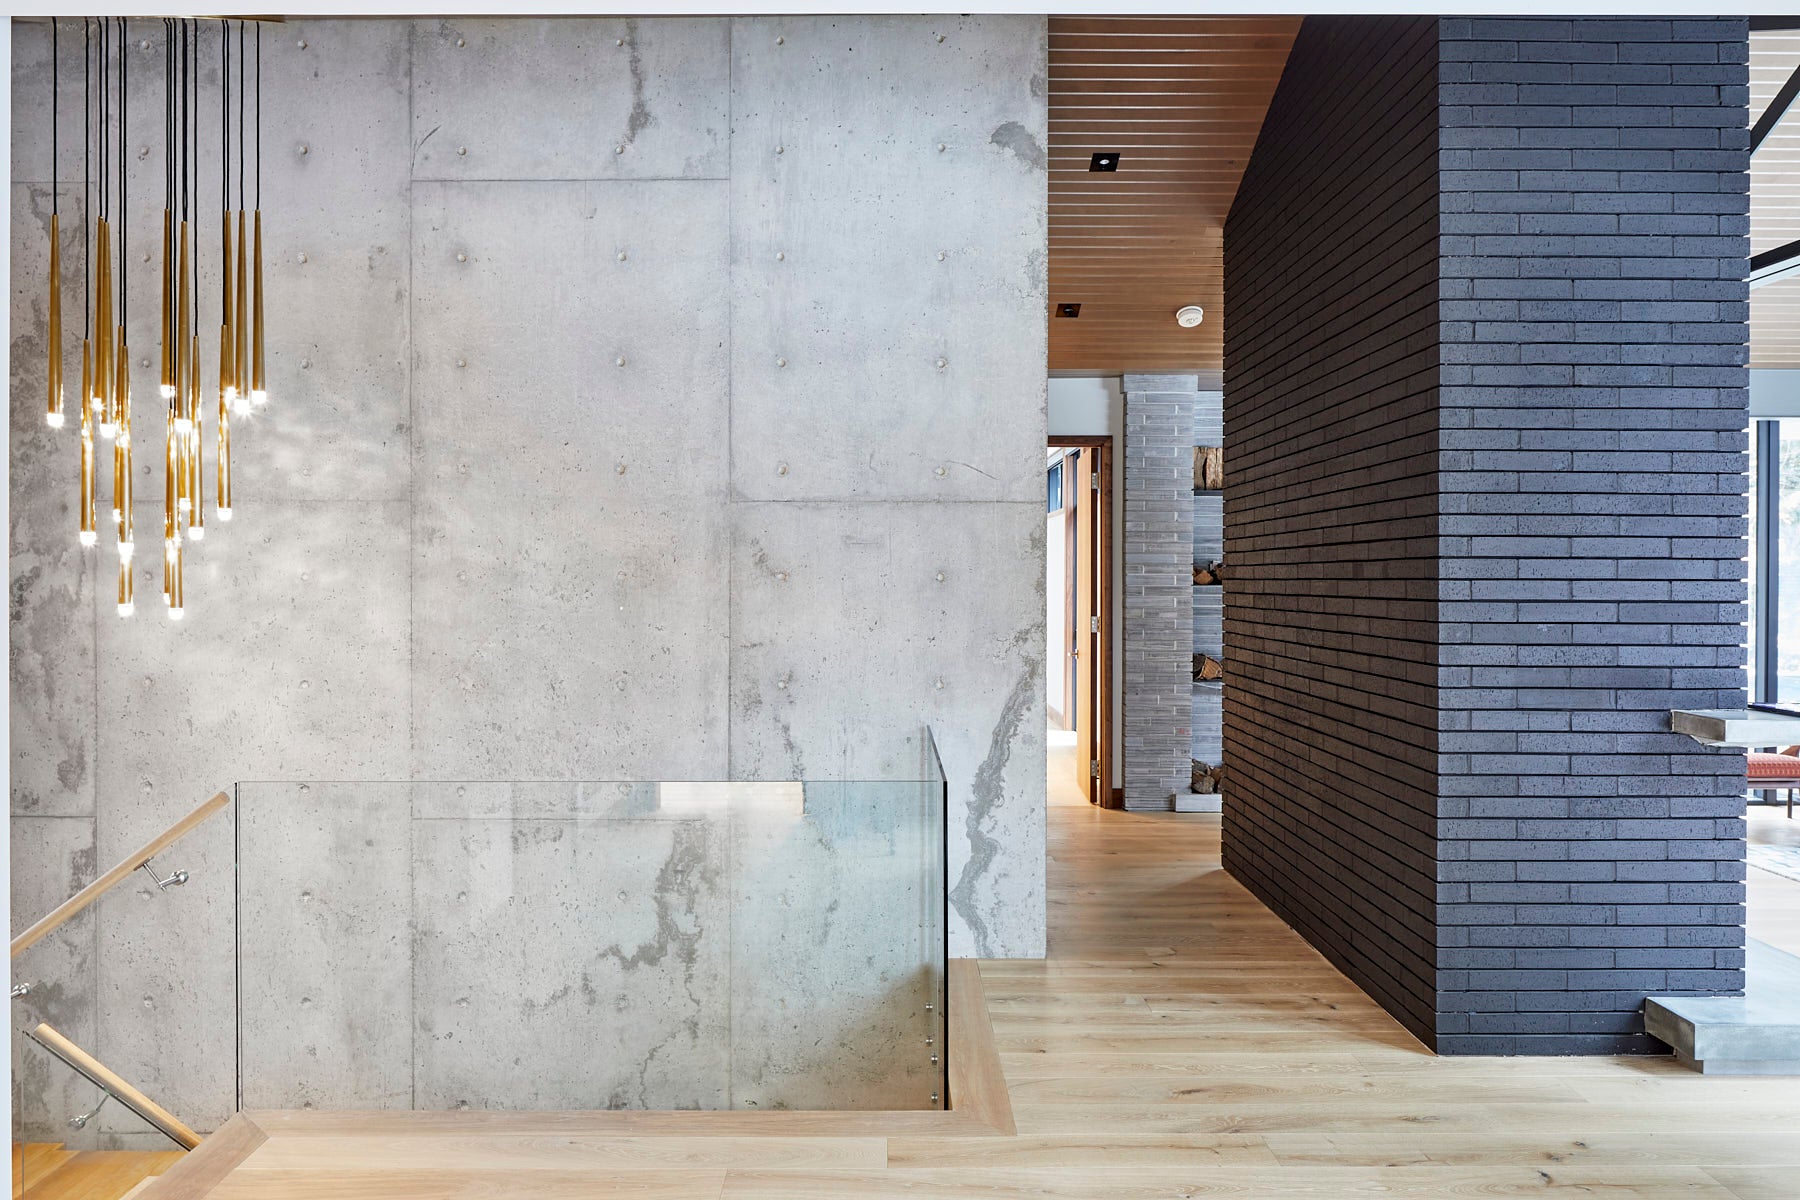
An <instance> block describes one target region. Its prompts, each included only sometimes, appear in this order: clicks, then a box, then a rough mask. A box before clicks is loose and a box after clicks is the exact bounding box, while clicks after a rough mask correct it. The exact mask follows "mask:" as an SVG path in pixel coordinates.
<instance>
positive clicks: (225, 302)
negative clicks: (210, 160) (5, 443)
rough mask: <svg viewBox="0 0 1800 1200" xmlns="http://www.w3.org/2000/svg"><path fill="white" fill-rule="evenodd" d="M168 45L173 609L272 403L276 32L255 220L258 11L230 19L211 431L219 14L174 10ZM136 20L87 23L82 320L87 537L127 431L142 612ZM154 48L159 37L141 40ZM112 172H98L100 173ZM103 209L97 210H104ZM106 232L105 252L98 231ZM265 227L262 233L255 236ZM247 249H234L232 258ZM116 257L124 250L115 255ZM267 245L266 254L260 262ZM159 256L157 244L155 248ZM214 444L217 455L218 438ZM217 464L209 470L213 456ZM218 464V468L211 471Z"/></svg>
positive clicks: (168, 571) (58, 320) (169, 562)
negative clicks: (249, 438)
mask: <svg viewBox="0 0 1800 1200" xmlns="http://www.w3.org/2000/svg"><path fill="white" fill-rule="evenodd" d="M162 25H163V54H164V65H165V77H164V78H165V84H164V89H163V135H164V138H163V166H164V171H163V213H162V288H161V296H162V325H161V351H162V363H161V372H160V374H159V376H158V386H157V392H158V396H159V397H160V399H161V400H162V401H163V406H164V408H165V414H164V449H163V468H164V485H163V588H162V591H163V603H164V606H165V608H166V609H167V611H168V614H169V616H170V617H171V618H173V619H176V620H179V619H180V618H181V616H182V613H183V601H184V594H183V584H182V566H183V559H184V556H185V552H186V548H187V547H188V546H189V545H190V544H191V543H193V542H198V541H200V540H202V539H203V538H204V537H205V536H206V505H207V502H208V498H209V493H210V497H211V500H212V502H213V511H214V514H215V516H216V517H217V518H218V520H220V521H229V520H230V519H231V421H232V418H233V417H241V416H244V415H246V414H248V413H251V412H253V411H255V409H256V408H258V407H260V406H261V405H263V404H265V403H267V401H268V398H269V393H268V387H267V384H266V380H265V374H264V352H263V251H262V202H261V201H262V30H261V27H260V26H258V27H257V29H256V33H255V47H254V51H253V52H254V54H255V57H256V72H255V85H254V88H255V90H254V93H253V96H254V100H255V104H256V119H255V124H254V126H253V129H254V137H255V149H254V152H253V153H254V155H255V172H254V177H253V178H254V188H253V192H252V196H253V200H252V203H253V205H254V209H253V215H252V217H251V219H250V223H249V225H248V226H247V225H246V213H245V194H244V176H245V171H244V164H245V153H244V136H245V135H244V110H245V107H246V106H245V95H246V93H245V83H244V64H245V54H244V41H245V36H244V27H245V22H243V21H238V22H236V23H235V30H234V28H233V25H234V23H233V22H230V21H219V22H217V23H216V25H217V29H218V54H219V68H220V70H219V79H220V87H219V151H220V160H219V201H220V203H219V207H220V215H221V224H222V228H221V241H220V248H219V255H220V257H219V264H220V271H219V277H220V280H221V281H222V287H221V296H220V308H219V314H220V315H219V359H218V376H217V390H216V401H217V407H216V416H215V417H214V419H213V428H212V430H211V436H210V439H209V431H208V430H207V417H206V410H207V409H208V408H209V407H212V405H213V399H214V396H213V394H212V392H211V389H208V388H207V387H206V386H205V384H204V382H203V375H204V371H203V367H202V358H201V353H200V322H201V316H200V312H201V308H200V294H199V289H198V287H197V286H196V284H195V278H196V274H197V272H198V270H199V260H200V253H201V246H200V243H201V239H200V236H199V224H198V223H199V217H200V212H199V207H200V199H201V197H200V177H199V167H198V160H197V155H196V154H195V149H196V145H197V142H198V139H199V138H201V137H202V136H206V135H205V134H203V133H202V130H201V116H200V111H199V88H198V84H197V71H196V68H197V66H198V60H199V58H200V57H201V56H202V55H203V54H205V53H206V52H207V51H209V50H210V49H211V42H212V38H211V33H212V31H213V28H214V25H215V23H214V22H210V21H208V22H193V21H178V20H164V21H163V22H162ZM129 32H130V30H129V26H128V24H127V21H126V19H125V18H123V17H105V18H89V19H84V20H83V22H82V48H83V58H82V115H83V127H82V129H83V131H82V139H83V140H82V186H83V195H84V197H85V198H86V203H85V205H84V208H85V210H86V211H85V213H84V216H83V229H82V297H83V300H82V317H81V324H82V331H81V393H80V397H79V399H80V403H81V504H80V509H81V528H80V539H81V544H82V545H83V546H96V545H98V544H99V541H100V530H99V513H100V512H101V511H102V510H103V509H104V508H105V507H106V504H107V502H106V499H105V497H103V496H102V495H101V489H100V475H101V471H102V468H101V459H100V455H101V453H102V452H103V451H102V450H101V447H100V446H99V444H98V443H99V442H111V443H112V494H111V512H112V526H113V531H114V533H115V535H116V537H117V545H118V552H119V593H118V611H119V615H120V616H122V617H128V616H130V615H131V614H132V613H133V612H134V611H135V610H136V602H135V596H134V588H133V577H132V560H133V549H134V547H135V544H136V542H135V533H134V530H133V527H132V487H133V474H132V453H133V441H132V434H133V422H132V405H131V390H132V379H131V371H132V364H131V350H130V347H129V345H128V344H127V342H126V330H127V327H128V324H129V321H128V317H129V309H128V306H127V295H128V282H129V281H128V277H127V274H126V263H127V253H128V246H129V238H130V199H131V197H130V195H129V189H128V186H127V182H126V179H127V172H126V163H125V147H126V144H127V139H128V137H129V133H130V128H131V127H130V124H129V115H130V114H129V103H128V100H127V97H128V94H129V90H130V87H129V85H130V76H129V71H128V64H127V62H126V48H127V45H128V42H129V37H128V35H129ZM234 35H235V41H236V54H237V63H236V71H237V74H236V77H235V83H236V93H237V95H236V112H235V114H234V113H233V111H232V108H233V98H232V90H233V75H232V66H233V64H232V61H231V60H232V52H233V46H232V42H233V40H234ZM60 36H61V22H60V21H58V20H52V22H51V64H52V65H51V83H50V87H51V105H50V124H51V134H50V154H51V160H52V172H53V178H52V185H51V195H52V197H53V199H52V201H51V216H50V310H49V320H48V333H49V342H50V371H49V401H48V407H47V408H46V410H45V419H46V421H47V422H48V423H49V425H50V427H51V428H52V429H60V428H62V427H63V424H64V410H63V402H64V399H63V390H64V388H63V382H64V381H63V350H64V347H63V323H62V254H61V246H60V243H59V240H58V239H59V236H60V231H59V229H58V227H57V226H58V219H59V216H60V213H59V211H58V210H59V207H60V206H59V203H58V201H57V199H56V198H55V197H56V196H57V186H56V181H55V179H54V172H55V171H56V169H57V168H58V167H59V166H60V162H59V161H58V160H57V158H56V155H57V147H58V133H59V128H58V127H59V126H60V124H61V121H60V118H61V111H60V110H61V95H60V91H61V79H60V77H59V69H58V68H59V64H58V62H57V58H58V54H57V51H58V41H59V39H60ZM140 45H145V46H147V45H148V43H147V42H146V43H140ZM234 115H235V117H236V143H237V145H236V159H235V165H236V168H237V174H236V183H237V210H236V235H235V242H234V237H233V219H232V218H233V212H232V208H231V184H232V166H233V161H234V160H233V156H232V140H233V139H232V118H233V116H234ZM96 168H97V169H96ZM90 218H91V219H90ZM90 232H91V234H92V249H91V251H90V248H89V234H90ZM247 234H248V237H253V238H254V241H250V240H248V239H247V236H246V235H247ZM234 247H235V251H236V253H235V256H234V254H233V251H234ZM115 255H116V256H117V257H116V260H115V257H114V256H115ZM252 257H254V259H255V262H254V265H252V264H251V262H250V260H251V259H252ZM145 258H146V260H147V259H148V255H146V256H145ZM209 441H210V444H211V447H212V449H211V453H210V459H211V461H210V464H209V462H208V459H209V453H208V445H209ZM209 465H210V466H211V467H212V468H213V470H212V471H211V472H209V471H208V470H207V467H208V466H209ZM209 475H210V478H209Z"/></svg>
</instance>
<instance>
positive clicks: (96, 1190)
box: [24, 1150, 185, 1200]
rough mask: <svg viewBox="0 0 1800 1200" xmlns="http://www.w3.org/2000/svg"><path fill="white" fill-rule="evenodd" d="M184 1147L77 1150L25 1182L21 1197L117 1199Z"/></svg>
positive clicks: (174, 1160)
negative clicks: (52, 1168)
mask: <svg viewBox="0 0 1800 1200" xmlns="http://www.w3.org/2000/svg"><path fill="white" fill-rule="evenodd" d="M184 1154H185V1151H181V1150H166V1151H146V1150H81V1151H77V1152H74V1153H72V1154H70V1155H69V1157H68V1158H67V1159H65V1160H64V1161H62V1162H61V1163H60V1164H58V1165H57V1167H56V1169H55V1170H53V1171H50V1172H49V1173H48V1174H45V1175H41V1176H39V1177H38V1178H37V1179H36V1181H35V1182H31V1183H27V1184H26V1186H25V1194H24V1200H120V1198H121V1197H123V1196H124V1195H125V1194H126V1193H127V1192H129V1191H131V1190H132V1189H133V1188H135V1187H136V1186H137V1185H138V1184H139V1183H140V1182H142V1181H143V1180H145V1179H148V1178H149V1177H150V1176H152V1175H160V1174H162V1173H163V1172H164V1171H166V1170H168V1169H169V1167H171V1166H172V1165H174V1164H175V1163H177V1162H179V1161H180V1160H181V1159H182V1157H183V1156H184Z"/></svg>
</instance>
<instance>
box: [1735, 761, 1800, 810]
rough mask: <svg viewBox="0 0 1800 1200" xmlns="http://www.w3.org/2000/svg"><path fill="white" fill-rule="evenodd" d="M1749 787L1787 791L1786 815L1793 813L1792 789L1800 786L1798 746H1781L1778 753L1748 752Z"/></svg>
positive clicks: (1771, 790) (1754, 789)
mask: <svg viewBox="0 0 1800 1200" xmlns="http://www.w3.org/2000/svg"><path fill="white" fill-rule="evenodd" d="M1744 758H1745V760H1746V762H1747V764H1748V773H1749V776H1750V788H1751V790H1752V791H1758V792H1773V791H1785V792H1787V815H1788V816H1789V817H1790V818H1791V817H1792V816H1793V815H1794V789H1795V788H1800V746H1783V747H1782V748H1781V753H1779V754H1757V753H1754V752H1752V753H1750V754H1746V755H1745V756H1744Z"/></svg>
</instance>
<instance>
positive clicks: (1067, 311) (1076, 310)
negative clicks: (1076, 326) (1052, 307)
mask: <svg viewBox="0 0 1800 1200" xmlns="http://www.w3.org/2000/svg"><path fill="white" fill-rule="evenodd" d="M1056 315H1057V316H1059V317H1079V316H1080V315H1081V305H1079V304H1059V305H1057V306H1056Z"/></svg>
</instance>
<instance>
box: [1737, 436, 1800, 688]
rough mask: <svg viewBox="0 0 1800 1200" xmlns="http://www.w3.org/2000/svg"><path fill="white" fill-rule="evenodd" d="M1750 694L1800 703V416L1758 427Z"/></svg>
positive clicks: (1752, 495)
mask: <svg viewBox="0 0 1800 1200" xmlns="http://www.w3.org/2000/svg"><path fill="white" fill-rule="evenodd" d="M1750 461H1751V472H1750V512H1751V538H1750V552H1749V558H1750V579H1751V582H1752V586H1751V596H1750V696H1751V698H1752V699H1753V700H1778V701H1785V702H1788V703H1800V418H1787V419H1785V420H1779V421H1757V422H1756V423H1755V424H1754V426H1753V427H1752V431H1751V458H1750Z"/></svg>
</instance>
